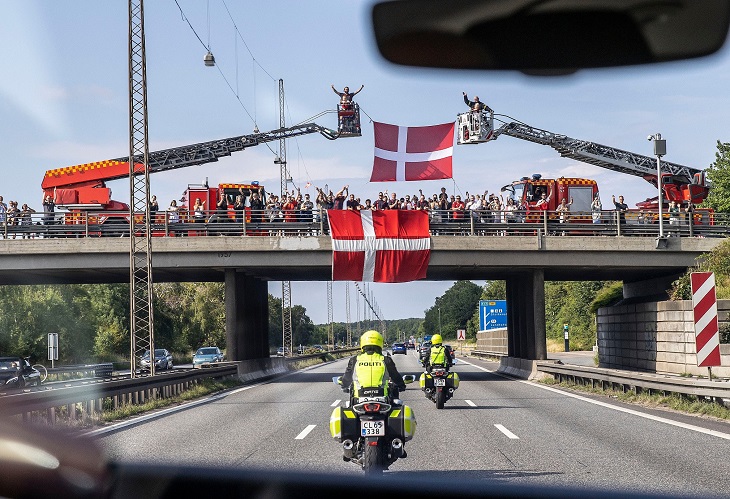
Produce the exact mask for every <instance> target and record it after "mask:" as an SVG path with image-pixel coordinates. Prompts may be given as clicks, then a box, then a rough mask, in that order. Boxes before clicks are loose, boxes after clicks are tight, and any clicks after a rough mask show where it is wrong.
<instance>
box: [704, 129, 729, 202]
mask: <svg viewBox="0 0 730 499" xmlns="http://www.w3.org/2000/svg"><path fill="white" fill-rule="evenodd" d="M707 178H708V179H710V181H711V182H712V189H711V190H710V194H709V195H708V196H707V199H706V200H705V202H704V203H702V205H703V206H707V207H708V208H712V209H714V210H715V211H718V212H720V213H728V212H730V143H728V142H720V141H719V140H718V141H717V151H716V152H715V162H714V163H712V164H711V165H710V166H709V168H707Z"/></svg>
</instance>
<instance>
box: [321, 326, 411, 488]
mask: <svg viewBox="0 0 730 499" xmlns="http://www.w3.org/2000/svg"><path fill="white" fill-rule="evenodd" d="M360 348H361V349H362V354H359V355H357V356H356V357H353V358H351V359H350V363H349V364H348V367H347V371H346V372H345V375H344V376H336V377H334V378H332V382H333V383H335V384H336V385H338V386H339V387H340V388H341V389H342V390H343V391H346V392H347V393H348V394H349V397H348V400H347V401H346V402H345V405H344V407H343V406H340V407H336V408H335V409H334V410H333V411H332V415H331V416H330V435H332V438H334V439H335V440H338V441H339V442H340V443H341V444H342V451H343V455H342V458H343V459H344V460H345V461H350V462H352V463H355V464H357V465H359V466H360V467H362V469H363V471H365V473H366V474H376V473H381V472H382V471H383V470H385V469H388V466H390V465H391V464H393V463H394V462H395V461H396V460H398V458H404V457H406V450H405V443H406V442H407V441H408V440H410V439H411V438H413V434H414V433H415V431H416V416H415V414H414V413H413V410H412V409H411V408H410V407H409V406H407V405H405V404H403V403H402V402H401V400H400V399H399V398H398V387H397V386H396V384H395V383H393V380H392V379H387V377H384V376H387V374H388V373H389V372H393V371H392V370H391V369H390V367H393V364H392V360H391V359H390V358H388V357H387V356H384V355H383V353H382V350H383V336H382V335H381V334H380V333H379V332H377V331H367V332H365V333H364V334H363V335H362V337H361V338H360ZM389 366H390V367H389ZM395 372H397V370H396V371H395ZM351 375H352V377H351ZM343 379H345V381H344V382H343ZM386 379H387V382H386V381H385V380H386ZM414 381H415V376H413V375H405V376H403V383H398V385H401V386H402V385H404V384H409V383H413V382H414ZM374 385H377V386H374Z"/></svg>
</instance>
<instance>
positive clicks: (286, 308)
mask: <svg viewBox="0 0 730 499" xmlns="http://www.w3.org/2000/svg"><path fill="white" fill-rule="evenodd" d="M279 126H280V127H281V128H282V129H283V128H284V127H286V120H285V118H284V80H282V79H279ZM274 163H278V164H279V170H280V172H279V173H280V175H281V198H280V199H281V202H282V203H283V202H284V196H286V191H287V186H288V184H289V175H288V173H287V170H286V139H285V138H284V137H282V138H280V139H279V157H278V158H276V159H275V160H274ZM281 337H282V343H283V346H284V352H285V353H286V352H290V353H291V352H293V350H292V346H293V345H292V343H293V341H292V326H291V281H281Z"/></svg>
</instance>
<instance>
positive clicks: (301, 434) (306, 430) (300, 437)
mask: <svg viewBox="0 0 730 499" xmlns="http://www.w3.org/2000/svg"><path fill="white" fill-rule="evenodd" d="M315 426H317V425H316V424H310V425H309V426H307V427H306V428H304V429H303V430H302V432H301V433H300V434H299V435H297V436H296V437H295V438H294V440H304V437H306V436H307V435H309V432H310V431H312V430H314V427H315Z"/></svg>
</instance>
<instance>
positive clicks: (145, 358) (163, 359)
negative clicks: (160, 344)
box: [139, 348, 173, 371]
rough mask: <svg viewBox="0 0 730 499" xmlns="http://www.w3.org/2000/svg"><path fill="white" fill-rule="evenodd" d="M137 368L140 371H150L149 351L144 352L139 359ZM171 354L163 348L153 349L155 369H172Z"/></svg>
mask: <svg viewBox="0 0 730 499" xmlns="http://www.w3.org/2000/svg"><path fill="white" fill-rule="evenodd" d="M139 367H140V370H142V371H149V370H150V351H149V350H145V352H144V353H143V354H142V356H141V357H140V358H139ZM172 368H173V365H172V354H171V353H170V352H168V351H167V350H166V349H164V348H155V369H165V370H167V369H172Z"/></svg>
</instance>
